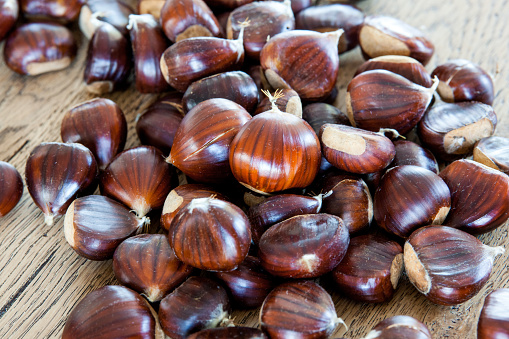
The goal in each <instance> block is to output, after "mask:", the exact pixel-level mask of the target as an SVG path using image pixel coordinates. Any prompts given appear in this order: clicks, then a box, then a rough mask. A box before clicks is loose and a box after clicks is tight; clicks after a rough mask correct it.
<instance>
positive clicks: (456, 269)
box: [404, 226, 504, 306]
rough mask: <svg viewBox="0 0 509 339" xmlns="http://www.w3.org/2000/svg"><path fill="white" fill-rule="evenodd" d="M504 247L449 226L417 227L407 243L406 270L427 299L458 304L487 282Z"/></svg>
mask: <svg viewBox="0 0 509 339" xmlns="http://www.w3.org/2000/svg"><path fill="white" fill-rule="evenodd" d="M502 253H504V248H503V247H501V246H499V247H490V246H487V245H484V244H483V243H482V242H481V241H479V240H478V239H477V238H476V237H474V236H472V235H470V234H468V233H466V232H463V231H461V230H458V229H456V228H452V227H448V226H427V227H423V228H420V229H418V230H417V231H415V232H414V233H412V235H411V236H410V237H409V238H408V240H407V241H406V243H405V246H404V262H405V271H406V274H407V276H408V278H409V280H410V282H411V283H412V284H413V285H414V286H415V287H416V288H417V290H419V292H421V293H422V294H424V296H425V297H426V298H428V299H429V300H430V301H432V302H434V303H435V304H439V305H446V306H451V305H457V304H461V303H463V302H465V301H467V300H469V299H471V298H473V297H474V296H475V295H476V294H477V293H478V292H479V291H480V290H481V289H482V288H483V287H484V285H485V284H486V282H487V281H488V279H489V277H490V274H491V270H492V268H493V261H494V259H495V257H496V256H498V255H500V254H502Z"/></svg>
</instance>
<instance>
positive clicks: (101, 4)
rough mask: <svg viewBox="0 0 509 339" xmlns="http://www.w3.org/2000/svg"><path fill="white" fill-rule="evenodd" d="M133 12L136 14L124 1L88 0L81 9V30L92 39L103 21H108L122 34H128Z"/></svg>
mask: <svg viewBox="0 0 509 339" xmlns="http://www.w3.org/2000/svg"><path fill="white" fill-rule="evenodd" d="M131 14H134V11H133V9H132V8H131V7H129V6H128V5H127V4H125V3H124V2H122V1H117V0H87V1H86V3H85V4H84V5H83V7H81V11H80V17H79V26H80V30H81V32H83V34H84V35H85V37H86V38H87V39H90V38H92V36H93V35H94V33H95V32H96V30H97V29H99V28H100V27H101V26H102V24H103V23H108V24H110V25H112V26H113V27H115V28H116V29H117V30H118V31H119V32H120V33H121V34H122V35H124V36H127V35H128V31H127V25H128V24H129V15H131Z"/></svg>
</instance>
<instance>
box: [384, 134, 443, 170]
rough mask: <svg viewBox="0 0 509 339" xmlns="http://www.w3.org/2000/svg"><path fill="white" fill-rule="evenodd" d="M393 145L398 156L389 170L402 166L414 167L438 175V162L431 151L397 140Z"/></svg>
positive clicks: (413, 143) (409, 142)
mask: <svg viewBox="0 0 509 339" xmlns="http://www.w3.org/2000/svg"><path fill="white" fill-rule="evenodd" d="M393 143H394V149H395V150H396V155H395V156H394V160H392V162H391V164H390V165H389V168H392V167H396V166H402V165H414V166H419V167H422V168H425V169H427V170H430V171H431V172H433V173H435V174H438V163H437V160H436V159H435V156H434V155H433V153H431V152H430V151H429V150H427V149H425V148H422V147H421V146H419V145H417V144H416V143H415V142H412V141H408V140H396V141H394V142H393Z"/></svg>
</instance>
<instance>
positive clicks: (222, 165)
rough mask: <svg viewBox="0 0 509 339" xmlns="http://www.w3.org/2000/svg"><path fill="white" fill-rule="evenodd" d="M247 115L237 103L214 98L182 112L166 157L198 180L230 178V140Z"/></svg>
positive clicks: (216, 180) (213, 181) (248, 116)
mask: <svg viewBox="0 0 509 339" xmlns="http://www.w3.org/2000/svg"><path fill="white" fill-rule="evenodd" d="M250 119H251V115H250V114H249V113H248V112H247V111H246V110H245V109H244V108H243V107H242V106H240V105H239V104H236V103H234V102H233V101H230V100H228V99H222V98H214V99H209V100H206V101H203V102H201V103H199V104H198V105H196V106H195V107H194V108H193V109H192V110H191V111H189V113H187V114H186V116H185V117H184V119H182V122H181V123H180V126H179V128H178V130H177V133H176V134H175V139H174V140H173V146H172V148H171V152H170V156H169V157H168V159H166V161H167V162H168V163H170V164H172V165H173V166H175V167H177V168H178V169H180V170H181V171H182V172H184V173H185V174H186V175H187V176H188V177H190V178H191V179H193V180H196V181H198V182H204V183H220V182H224V181H225V180H227V179H229V178H231V176H232V174H231V171H230V163H229V162H228V156H229V153H230V143H231V142H232V140H233V138H234V137H235V135H236V134H237V133H238V131H239V130H240V129H241V128H242V126H243V125H244V124H245V123H246V122H248V121H249V120H250Z"/></svg>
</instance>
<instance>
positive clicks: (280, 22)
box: [226, 0, 295, 60]
mask: <svg viewBox="0 0 509 339" xmlns="http://www.w3.org/2000/svg"><path fill="white" fill-rule="evenodd" d="M246 18H247V19H249V26H248V27H246V28H245V31H244V48H245V50H246V55H248V56H249V57H250V58H253V59H255V60H258V59H260V52H261V51H262V48H263V46H265V44H266V43H267V37H269V38H272V37H273V36H275V35H276V34H279V33H283V32H288V31H291V30H293V29H294V28H295V19H294V16H293V12H292V8H291V4H290V0H286V1H284V2H278V1H255V2H252V3H250V4H246V5H243V6H241V7H238V8H236V9H234V10H233V11H232V12H231V14H230V16H229V18H228V23H227V27H226V36H227V37H228V39H236V38H237V37H238V36H239V33H240V30H241V28H242V22H243V21H244V20H246Z"/></svg>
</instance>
